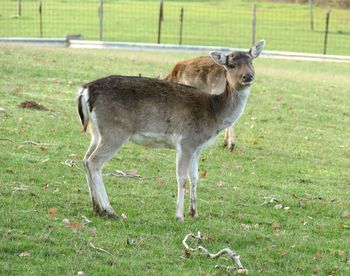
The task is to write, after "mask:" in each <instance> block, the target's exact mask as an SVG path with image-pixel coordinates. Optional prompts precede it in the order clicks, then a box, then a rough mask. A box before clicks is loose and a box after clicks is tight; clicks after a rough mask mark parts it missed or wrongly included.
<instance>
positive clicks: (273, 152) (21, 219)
mask: <svg viewBox="0 0 350 276" xmlns="http://www.w3.org/2000/svg"><path fill="white" fill-rule="evenodd" d="M192 56H194V55H193V54H189V53H187V54H171V53H150V52H148V53H143V52H120V51H105V50H99V51H96V50H74V49H59V48H34V47H33V48H22V47H5V46H1V47H0V64H1V66H0V95H1V98H0V108H3V109H5V112H3V111H1V112H0V156H1V158H0V187H1V190H0V274H2V275H24V274H25V275H38V274H50V275H56V274H59V275H74V274H76V273H77V272H78V271H84V272H85V274H86V275H97V274H99V275H101V274H109V275H115V274H118V275H135V274H161V275H194V274H207V273H208V274H213V275H216V274H217V275H222V274H223V273H224V272H225V271H224V270H222V269H215V268H214V265H215V264H217V263H218V264H231V263H230V262H228V261H225V260H223V259H221V260H217V261H215V260H208V259H206V258H205V257H203V256H200V255H199V254H191V255H190V256H188V255H185V254H184V249H183V247H182V244H181V241H182V239H183V238H184V236H185V234H186V233H188V232H196V231H201V232H202V234H203V236H206V240H205V241H204V245H205V246H206V247H207V248H208V249H209V250H210V251H216V250H220V249H222V248H224V247H230V248H233V249H235V250H236V251H237V252H238V254H240V255H241V260H242V263H243V265H244V266H245V267H246V268H247V269H249V271H250V274H251V275H258V274H261V273H263V274H264V275H280V274H283V275H292V274H294V275H295V274H300V275H311V274H317V275H341V274H343V275H346V274H350V263H349V259H350V248H349V245H350V218H349V210H350V203H349V198H350V194H349V184H350V183H349V180H350V171H349V165H350V162H349V159H350V140H349V133H350V124H349V122H350V113H349V106H350V98H349V93H350V89H349V87H350V80H349V77H348V72H349V71H350V64H345V63H344V64H341V63H320V62H302V61H285V60H272V59H262V58H261V59H258V60H256V62H255V65H256V72H257V80H256V83H255V84H254V87H253V89H252V93H251V96H250V99H249V102H248V104H247V108H246V111H245V113H244V114H243V116H242V118H241V119H240V120H239V122H238V123H237V125H236V132H237V148H236V149H235V151H234V152H233V153H229V152H227V151H226V150H224V149H223V148H222V138H223V137H222V135H221V136H220V137H219V139H218V140H217V142H216V144H214V145H213V146H211V147H210V148H208V149H207V150H206V151H204V152H203V154H202V157H201V161H200V175H201V183H200V185H199V188H198V197H199V201H198V204H199V212H200V218H199V219H198V220H194V219H191V218H189V217H186V219H185V223H184V224H178V223H177V222H176V220H175V218H174V217H175V216H174V213H175V202H176V193H177V190H176V189H177V185H176V180H175V154H174V152H173V151H171V150H164V149H149V148H143V147H139V146H136V145H133V144H127V145H125V146H124V147H123V148H122V149H121V150H120V152H119V153H118V154H117V155H116V156H115V157H114V158H113V159H112V160H111V161H110V162H109V163H107V165H106V167H105V168H104V173H105V174H106V175H105V182H106V187H107V189H108V193H109V196H110V199H111V203H112V205H113V206H114V207H115V209H116V211H117V212H118V213H119V215H121V214H125V216H126V217H127V218H126V220H107V219H105V218H101V217H97V216H95V215H94V214H93V213H92V210H91V209H92V208H91V200H90V196H89V193H88V188H87V184H86V180H85V176H84V173H83V172H82V170H81V169H82V164H81V160H82V158H83V156H84V153H85V151H86V149H87V147H88V144H89V138H90V137H89V134H85V135H84V134H83V133H82V131H81V130H82V129H81V126H80V122H79V119H78V115H77V112H76V102H75V97H76V92H77V87H78V85H80V84H82V83H84V82H88V81H91V80H93V79H96V78H98V77H102V76H105V75H108V74H123V75H138V74H139V73H140V72H141V73H142V74H143V75H145V76H156V75H158V74H161V75H162V76H164V75H165V74H166V73H168V72H169V71H170V70H171V68H172V66H173V65H174V64H175V62H176V61H178V60H181V59H184V58H189V57H192ZM25 101H35V102H36V103H38V104H41V105H43V106H44V107H46V108H47V109H48V110H47V111H43V110H35V109H28V108H21V107H20V105H21V103H23V102H25ZM9 139H11V140H9ZM24 141H35V142H40V143H42V144H44V145H41V146H40V145H39V146H36V145H33V144H28V143H23V142H24ZM70 165H71V166H70ZM117 169H118V170H122V171H124V172H128V173H129V175H136V174H137V175H140V176H141V177H140V178H123V177H116V176H111V175H108V174H109V173H113V172H115V170H117ZM186 198H187V203H188V194H187V195H186ZM273 198H275V199H277V200H278V202H276V201H274V202H272V203H266V202H268V201H270V200H271V199H273ZM82 216H86V217H87V218H88V219H89V220H91V221H92V222H91V223H88V224H86V220H85V219H84V218H83V217H82ZM90 243H92V244H93V245H94V246H96V247H99V248H103V249H105V250H107V251H108V252H109V253H111V254H112V255H110V254H107V253H103V252H100V251H99V250H96V249H94V248H93V247H92V246H91V245H90Z"/></svg>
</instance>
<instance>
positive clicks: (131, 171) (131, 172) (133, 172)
mask: <svg viewBox="0 0 350 276" xmlns="http://www.w3.org/2000/svg"><path fill="white" fill-rule="evenodd" d="M126 174H127V175H128V176H129V177H140V176H139V175H138V174H137V170H136V169H131V170H129V171H127V172H126Z"/></svg>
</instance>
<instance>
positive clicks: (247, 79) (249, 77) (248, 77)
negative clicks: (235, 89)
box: [242, 73, 253, 82]
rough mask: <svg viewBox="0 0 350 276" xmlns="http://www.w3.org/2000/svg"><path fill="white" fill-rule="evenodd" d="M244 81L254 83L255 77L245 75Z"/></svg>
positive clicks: (248, 74)
mask: <svg viewBox="0 0 350 276" xmlns="http://www.w3.org/2000/svg"><path fill="white" fill-rule="evenodd" d="M242 80H243V81H244V82H252V81H253V75H252V74H250V73H247V74H244V75H243V76H242Z"/></svg>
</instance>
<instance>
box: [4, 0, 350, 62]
mask: <svg viewBox="0 0 350 276" xmlns="http://www.w3.org/2000/svg"><path fill="white" fill-rule="evenodd" d="M22 3H23V4H22V14H21V16H18V5H17V1H11V0H2V1H1V2H0V37H40V36H41V32H40V16H39V1H37V0H35V1H34V0H33V1H29V0H27V1H22ZM42 3H43V5H42V26H43V28H42V35H43V37H65V36H67V35H69V34H81V35H82V36H83V37H84V39H89V40H98V39H99V20H98V1H96V0H88V1H71V0H65V1H60V0H45V1H42ZM253 3H254V2H253V1H243V0H234V1H232V0H224V1H197V0H195V1H180V0H176V1H170V0H165V1H164V12H163V14H164V17H163V19H164V20H163V21H162V28H161V29H162V31H161V33H162V35H161V43H170V44H178V43H179V33H180V10H181V7H183V8H184V23H183V39H182V43H183V44H187V45H209V46H225V47H240V48H246V47H247V45H251V41H252V8H253ZM103 10H104V20H103V28H104V31H103V40H107V41H129V42H146V43H157V34H158V18H159V1H155V0H149V1H115V0H104V8H103ZM327 11H328V7H323V6H322V7H315V8H314V12H313V13H314V29H313V31H311V24H310V11H309V5H308V4H291V3H271V2H264V1H263V2H258V3H257V9H256V26H257V29H256V39H257V40H259V39H262V38H264V39H266V40H267V41H268V45H267V46H266V47H267V49H268V50H275V51H293V52H309V53H317V54H322V53H323V50H324V39H325V30H326V13H327ZM327 53H328V54H337V55H350V14H349V11H348V10H343V9H338V8H336V7H335V8H333V9H332V12H331V15H330V22H329V34H328V46H327Z"/></svg>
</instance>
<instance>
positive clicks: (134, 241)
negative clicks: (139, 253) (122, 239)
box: [126, 238, 136, 245]
mask: <svg viewBox="0 0 350 276" xmlns="http://www.w3.org/2000/svg"><path fill="white" fill-rule="evenodd" d="M126 244H129V245H135V244H136V240H134V239H129V238H128V239H126Z"/></svg>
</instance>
